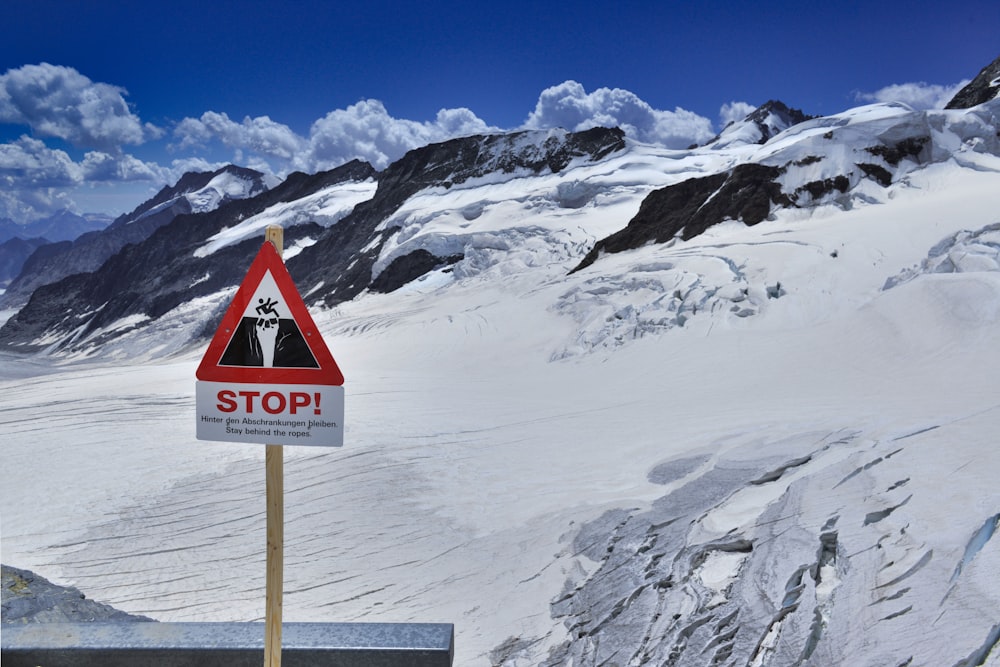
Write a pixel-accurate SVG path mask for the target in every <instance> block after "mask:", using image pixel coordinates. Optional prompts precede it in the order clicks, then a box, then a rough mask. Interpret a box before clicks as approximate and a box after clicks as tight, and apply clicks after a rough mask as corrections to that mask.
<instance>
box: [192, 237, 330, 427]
mask: <svg viewBox="0 0 1000 667" xmlns="http://www.w3.org/2000/svg"><path fill="white" fill-rule="evenodd" d="M196 377H197V378H198V382H197V388H196V394H197V396H196V398H197V400H196V404H197V411H198V414H197V420H198V421H197V437H198V438H199V439H201V440H224V441H230V442H256V443H261V444H269V445H321V446H333V447H339V446H341V445H342V444H343V421H344V389H343V386H342V385H343V384H344V376H343V374H342V373H341V372H340V368H339V367H338V366H337V362H336V361H334V359H333V355H331V354H330V350H329V348H327V346H326V343H325V342H324V341H323V337H322V336H321V335H320V333H319V330H318V329H317V328H316V324H315V322H313V319H312V316H310V315H309V311H308V309H307V308H306V306H305V303H304V302H303V301H302V297H301V296H300V295H299V292H298V290H297V289H296V288H295V285H294V283H293V282H292V278H291V276H290V275H289V273H288V270H287V269H286V268H285V264H284V262H283V261H282V260H281V257H280V255H279V254H278V252H277V250H275V248H274V246H273V245H272V244H271V243H270V242H269V241H265V242H264V244H263V245H262V246H261V249H260V251H259V252H258V253H257V257H256V258H255V259H254V261H253V263H252V264H251V265H250V269H249V270H248V271H247V275H246V277H245V278H244V279H243V284H242V285H240V288H239V290H237V292H236V296H234V297H233V301H232V303H231V304H230V305H229V308H228V309H227V310H226V313H225V315H223V317H222V322H221V323H220V324H219V328H218V329H217V330H216V332H215V335H214V336H213V337H212V341H211V342H210V343H209V345H208V350H207V351H206V352H205V356H204V357H203V358H202V360H201V364H200V365H199V366H198V370H197V372H196Z"/></svg>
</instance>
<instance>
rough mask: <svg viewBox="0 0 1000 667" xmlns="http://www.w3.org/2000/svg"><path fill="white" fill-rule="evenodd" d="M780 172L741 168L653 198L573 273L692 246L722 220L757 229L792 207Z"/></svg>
mask: <svg viewBox="0 0 1000 667" xmlns="http://www.w3.org/2000/svg"><path fill="white" fill-rule="evenodd" d="M781 171H782V170H781V168H779V167H769V166H765V165H760V164H753V163H750V164H741V165H738V166H737V167H735V168H734V169H733V170H732V171H729V172H723V173H720V174H712V175H711V176H703V177H701V178H692V179H688V180H686V181H682V182H680V183H676V184H674V185H670V186H667V187H665V188H662V189H660V190H656V191H654V192H651V193H650V194H649V195H648V196H647V197H646V199H645V200H643V202H642V204H641V206H640V207H639V212H638V213H637V214H636V215H635V217H634V218H632V220H630V221H629V223H628V225H627V226H626V227H625V229H622V230H621V231H619V232H616V233H614V234H612V235H611V236H608V237H607V238H604V239H602V240H601V241H598V242H597V244H596V245H595V246H594V247H593V249H591V251H590V252H589V253H587V255H586V256H585V257H584V258H583V261H581V262H580V264H579V265H578V266H577V267H576V268H575V269H573V272H576V271H579V270H580V269H583V268H585V267H587V266H590V265H591V264H593V263H594V261H595V260H596V259H597V258H598V256H599V255H600V254H601V253H612V252H622V251H624V250H632V249H634V248H639V247H641V246H643V245H646V244H647V243H666V242H667V241H670V240H671V239H673V238H675V237H679V238H681V239H684V240H687V239H691V238H694V237H695V236H698V235H699V234H701V233H703V232H704V231H705V230H706V229H708V228H709V227H711V226H712V225H715V224H718V223H720V222H722V221H723V220H739V221H741V222H743V223H744V224H746V225H755V224H757V223H758V222H760V221H761V220H764V219H765V218H766V217H767V216H768V215H770V213H771V210H772V209H773V208H774V207H775V206H791V205H792V204H793V202H792V200H791V199H790V198H789V197H788V195H786V194H784V193H783V192H782V191H781V186H780V185H778V183H776V182H775V179H776V178H777V177H778V176H779V175H780V174H781Z"/></svg>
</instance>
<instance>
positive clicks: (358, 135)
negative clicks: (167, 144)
mask: <svg viewBox="0 0 1000 667" xmlns="http://www.w3.org/2000/svg"><path fill="white" fill-rule="evenodd" d="M493 131H498V130H497V128H493V127H489V126H488V125H487V124H486V123H485V122H483V121H482V120H481V119H480V118H478V117H477V116H476V115H475V114H474V113H472V112H471V111H470V110H468V109H442V110H440V111H439V112H438V113H437V117H436V118H435V119H434V120H433V121H430V122H419V121H413V120H406V119H402V118H395V117H393V116H391V115H390V114H389V112H388V111H387V110H386V108H385V106H384V105H383V104H382V103H381V102H379V101H378V100H362V101H360V102H358V103H356V104H352V105H350V106H348V107H347V108H346V109H336V110H334V111H331V112H329V113H328V114H327V115H326V116H324V117H323V118H320V119H319V120H317V121H315V122H314V123H313V124H312V127H311V128H310V130H309V136H308V137H303V136H300V135H298V134H296V133H295V132H294V131H293V130H292V129H291V128H290V127H288V126H287V125H283V124H281V123H277V122H275V121H273V120H271V119H270V118H268V117H266V116H262V117H258V118H249V117H247V118H244V119H243V120H242V121H241V122H238V123H237V122H235V121H233V120H232V119H230V118H229V117H228V116H227V115H226V114H224V113H218V112H214V111H208V112H206V113H204V114H202V115H201V117H200V118H185V119H184V120H182V121H181V122H180V123H178V125H177V127H176V128H175V129H174V138H175V139H177V140H178V142H177V143H176V144H175V148H180V149H185V148H192V147H199V146H202V147H204V146H208V145H209V144H211V143H212V142H219V143H220V144H222V145H223V146H225V147H227V148H230V149H232V150H233V151H234V154H235V155H237V156H239V157H240V158H241V161H242V163H244V164H250V163H256V164H258V165H260V166H264V164H265V163H266V164H272V165H273V169H274V171H275V172H287V171H289V170H292V169H295V170H300V171H306V172H314V171H320V170H323V169H331V168H333V167H336V166H339V165H341V164H344V163H345V162H348V161H350V160H353V159H359V160H364V161H366V162H369V163H371V164H372V165H373V166H375V167H376V168H378V169H382V168H384V167H386V166H388V165H389V163H390V162H392V161H394V160H397V159H399V158H400V157H402V156H403V154H404V153H406V152H407V151H408V150H411V149H413V148H418V147H420V146H425V145H427V144H429V143H432V142H435V141H444V140H446V139H451V138H454V137H458V136H468V135H471V134H480V133H486V132H493ZM261 161H263V162H261ZM258 168H260V167H258Z"/></svg>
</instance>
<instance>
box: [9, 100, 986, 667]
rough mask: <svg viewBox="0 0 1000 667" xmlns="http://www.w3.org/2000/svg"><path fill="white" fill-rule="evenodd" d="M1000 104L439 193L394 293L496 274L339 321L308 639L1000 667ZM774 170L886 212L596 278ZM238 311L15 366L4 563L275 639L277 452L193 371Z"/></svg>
mask: <svg viewBox="0 0 1000 667" xmlns="http://www.w3.org/2000/svg"><path fill="white" fill-rule="evenodd" d="M997 104H998V103H997V102H996V101H994V102H991V103H987V104H984V105H980V106H979V107H975V108H973V109H971V110H947V111H929V112H921V111H914V110H912V109H909V108H907V107H903V106H899V105H873V106H869V107H860V108H858V109H854V110H850V111H848V112H845V113H843V114H838V115H836V116H830V117H825V118H820V119H812V120H809V121H806V122H805V123H801V124H798V125H795V126H793V127H791V128H789V129H787V130H784V131H783V132H779V133H777V134H776V135H775V136H774V137H772V138H771V139H770V140H769V141H767V142H766V143H764V144H762V145H758V144H751V143H740V142H735V141H731V140H730V139H731V138H732V136H734V135H736V134H737V133H736V132H731V133H730V135H728V137H727V139H726V142H725V145H718V146H712V145H708V146H705V147H702V148H698V149H692V150H687V151H679V150H667V149H663V148H659V147H655V146H650V145H646V144H642V143H639V142H634V141H630V142H629V144H628V146H627V148H626V150H624V151H621V152H617V153H614V154H611V155H609V156H607V157H605V158H604V159H602V160H600V161H578V162H576V163H571V164H570V165H569V166H568V167H567V168H566V169H564V170H562V171H560V172H559V173H550V172H548V171H542V172H539V173H533V174H528V173H512V174H506V175H504V176H503V177H496V176H484V177H482V178H479V179H470V180H468V181H465V182H463V183H458V184H455V185H453V186H451V187H448V188H428V189H423V190H420V191H419V192H417V193H416V194H414V195H413V196H412V197H410V198H409V199H408V200H407V201H406V202H405V203H404V204H403V205H402V206H401V207H400V208H399V209H398V210H397V211H396V212H395V213H393V219H392V221H391V223H392V224H387V225H385V226H384V229H383V231H385V232H386V233H389V231H388V230H390V229H396V230H397V231H395V232H392V236H391V238H388V239H383V241H384V243H383V244H382V251H381V254H380V256H379V258H378V260H377V261H376V263H375V265H374V267H373V272H374V273H378V272H379V271H382V270H384V269H385V267H386V266H388V265H389V264H390V263H391V262H392V260H393V259H394V258H396V257H399V256H402V255H405V254H407V253H409V252H412V251H414V250H416V249H424V250H428V251H429V252H431V253H432V254H434V255H438V256H442V255H450V254H457V253H460V254H461V255H462V259H460V260H458V261H457V262H455V263H452V264H449V265H448V266H442V267H439V268H437V269H434V270H432V271H430V272H427V273H425V274H424V275H422V276H420V277H418V278H417V279H415V280H413V281H411V282H409V283H407V284H406V285H405V286H403V287H402V288H400V289H397V290H395V291H393V292H390V293H388V294H381V293H375V292H371V291H367V292H364V293H363V294H361V295H360V296H358V297H356V298H354V299H352V300H350V301H345V302H342V303H339V304H336V305H333V306H329V307H325V308H323V309H314V313H313V316H314V319H315V320H316V323H317V324H318V326H319V327H320V329H321V330H322V331H323V333H324V336H325V338H326V341H327V343H328V345H329V347H330V349H331V351H332V353H333V355H334V356H335V358H336V359H337V362H338V364H339V365H340V367H341V369H342V370H343V371H344V375H345V376H346V378H347V383H346V385H345V388H346V391H347V397H346V403H347V408H346V411H347V412H346V426H345V445H344V447H343V448H338V449H317V448H304V447H286V448H285V460H286V462H285V489H286V499H285V513H286V527H285V540H286V543H285V599H284V618H285V620H287V621H384V622H397V621H398V622H405V621H427V622H451V623H454V624H455V626H456V651H457V652H456V664H460V665H507V666H515V665H516V666H520V665H542V664H544V665H553V666H554V665H599V664H603V665H644V664H667V665H699V666H700V665H760V666H765V665H770V666H777V665H815V666H820V665H872V666H884V665H890V666H896V665H914V666H915V665H976V664H1000V663H997V660H998V655H997V650H996V649H995V648H994V646H995V644H996V643H997V639H998V636H1000V631H998V627H1000V618H998V614H997V610H998V609H1000V588H998V587H997V586H996V581H997V577H998V574H1000V547H998V543H997V541H996V539H995V535H994V533H995V528H996V524H997V515H998V513H1000V491H998V487H997V484H996V477H997V472H998V470H1000V450H998V449H997V448H996V447H995V446H994V442H993V438H994V434H995V431H996V424H997V419H998V418H1000V399H998V398H997V394H996V391H995V388H996V378H997V377H1000V354H997V352H996V344H995V341H996V340H997V336H998V334H1000V270H998V260H997V252H996V248H997V247H998V243H1000V240H998V238H997V226H998V224H1000V212H998V211H1000V207H998V203H1000V199H998V193H1000V146H998V141H1000V140H998V138H997V134H996V128H997V119H996V115H997V113H998V111H1000V107H998V106H997ZM830 133H833V135H834V136H839V137H840V138H839V139H838V141H837V142H836V144H835V145H836V148H835V149H834V150H825V149H824V146H828V145H829V144H830V141H831V140H830V139H829V138H828V137H827V136H826V135H828V134H830ZM912 136H921V137H927V141H926V143H924V144H921V145H920V146H914V147H913V148H914V152H912V153H910V154H907V155H900V156H898V159H896V158H897V156H894V155H889V154H883V155H877V154H873V153H871V152H870V151H867V150H866V148H867V147H869V146H870V141H871V140H873V139H879V140H883V139H884V140H885V141H888V142H889V143H896V142H898V141H901V140H903V139H905V138H907V137H912ZM811 156H812V157H817V156H818V157H819V158H821V159H810V158H811ZM893 160H895V164H893ZM746 162H757V163H763V164H771V165H776V166H781V167H786V170H785V171H784V172H783V174H782V177H781V179H782V180H781V185H782V188H783V189H784V191H785V192H794V191H795V189H796V188H799V187H800V186H802V185H803V184H807V183H813V182H822V181H823V180H824V179H831V178H833V177H835V176H840V175H844V176H845V177H846V178H847V179H848V180H849V181H850V183H849V187H848V188H846V189H845V190H844V191H840V190H837V189H831V190H829V191H824V192H820V191H816V192H817V194H816V196H814V194H813V192H812V191H808V190H803V191H801V192H802V193H806V194H801V193H800V195H801V199H800V203H801V204H802V205H801V206H796V207H786V208H775V209H774V210H773V211H771V213H770V214H769V215H768V216H767V217H766V218H765V219H764V220H762V221H761V222H759V223H757V224H754V225H752V226H748V225H746V224H744V223H743V222H741V221H739V220H729V221H726V222H723V223H722V224H717V225H714V226H712V227H709V228H708V230H707V231H706V232H704V233H702V234H700V235H698V236H695V237H694V238H690V239H683V238H676V239H673V240H671V241H669V242H666V243H648V244H644V245H642V246H640V247H637V248H634V249H631V250H627V251H624V252H617V253H605V254H603V255H601V256H600V257H598V258H597V260H596V261H595V262H593V263H592V264H591V265H589V266H587V267H585V268H583V269H580V270H578V271H575V272H573V273H570V272H571V271H572V270H573V269H574V268H576V267H577V266H578V264H579V263H580V261H581V259H582V258H583V256H584V255H585V254H586V253H587V252H588V251H589V250H590V248H591V247H593V245H594V244H595V242H597V241H598V240H599V239H602V238H605V237H607V236H608V235H610V234H613V233H615V232H617V231H618V230H620V229H622V228H623V227H624V226H625V224H626V223H627V222H628V220H629V219H630V218H631V217H632V216H633V215H635V213H636V211H637V210H638V208H639V206H640V203H641V202H642V200H643V199H644V198H645V197H646V195H648V194H649V193H650V192H652V191H653V190H655V189H658V188H662V187H666V186H669V185H671V184H675V183H679V182H681V181H683V180H686V179H689V178H691V177H696V176H705V175H710V174H714V173H719V172H720V171H723V170H726V169H731V168H732V167H734V166H735V165H737V164H742V163H746ZM859 162H860V163H863V164H877V165H878V166H879V167H880V168H881V169H883V170H885V171H886V172H887V173H888V174H889V176H890V178H889V180H888V181H887V182H880V181H879V179H878V178H873V177H871V176H870V175H869V172H868V171H866V170H865V169H864V168H861V167H859V166H858V164H859ZM869 169H871V168H869ZM871 173H881V172H874V171H872V172H871ZM351 187H352V188H354V190H353V191H352V192H353V194H352V192H348V191H347V190H344V191H342V192H340V193H339V194H337V193H333V192H330V193H326V194H325V195H324V197H325V199H323V201H329V202H338V206H339V202H344V201H352V200H350V199H349V198H350V197H352V196H355V195H361V193H360V191H359V190H358V187H359V186H357V185H356V184H355V185H352V186H351ZM365 187H368V186H362V188H361V189H362V190H363V189H364V188H365ZM318 202H319V200H315V201H312V202H310V203H309V204H308V205H309V206H311V207H313V208H312V209H311V210H319V205H320V203H321V202H319V203H318ZM339 210H341V209H338V211H339ZM272 213H273V215H274V217H278V216H293V215H294V212H292V211H289V210H287V207H286V208H285V209H281V210H279V209H275V210H274V211H273V212H272ZM337 215H339V213H336V214H335V215H334V218H335V217H336V216H337ZM331 221H332V224H334V227H335V226H336V221H335V220H334V219H333V218H331ZM257 222H258V221H255V222H253V223H250V224H251V226H252V227H253V229H250V228H247V229H248V230H249V232H252V231H253V230H254V229H256V225H257ZM244 231H245V230H243V229H241V230H235V228H234V231H233V232H232V234H233V238H236V237H240V238H242V236H243V234H244ZM249 232H248V233H249ZM214 242H217V243H220V244H221V243H224V242H225V239H224V238H223V237H222V236H220V237H219V238H218V239H216V240H215V241H214ZM203 252H206V253H209V252H210V248H206V249H205V250H204V251H203ZM309 287H311V286H308V285H299V288H300V290H302V291H303V292H305V291H307V289H308V288H309ZM231 293H232V292H231V291H224V292H220V293H217V294H215V295H213V296H212V297H201V298H200V299H199V300H197V302H195V301H192V302H191V303H188V304H185V305H183V306H182V307H179V308H176V309H174V310H172V311H170V312H168V313H167V314H165V315H163V316H162V317H160V318H158V319H157V320H155V321H153V322H145V321H143V322H131V321H130V322H119V323H117V324H116V325H115V326H117V327H118V329H116V330H115V331H114V332H96V333H95V334H93V339H94V340H100V341H102V342H101V344H100V346H97V345H94V346H90V347H88V346H87V345H85V344H84V345H79V346H77V348H75V349H74V350H72V351H64V352H61V353H58V354H56V353H55V352H54V350H53V352H52V353H50V354H45V353H41V354H35V355H31V356H26V355H14V354H7V353H4V356H3V357H2V362H0V389H2V391H4V393H5V399H4V401H3V404H2V408H0V423H2V429H3V433H4V438H3V440H4V442H3V444H2V448H3V453H4V461H5V465H6V469H7V470H8V475H7V479H6V481H5V483H4V485H3V486H2V487H0V511H2V515H0V521H2V523H0V528H2V542H0V544H2V549H3V555H2V557H3V560H4V562H5V563H9V564H12V565H15V566H17V567H21V568H27V569H31V570H34V571H36V572H39V573H40V574H43V575H44V576H46V577H48V578H50V579H52V580H53V581H57V582H64V583H68V584H71V585H74V586H77V587H79V588H80V589H81V590H84V591H86V592H87V594H88V595H89V596H90V597H92V598H95V599H98V600H101V601H102V602H106V603H109V604H112V605H114V606H116V607H118V608H120V609H123V610H125V611H128V612H131V613H136V614H141V615H146V616H150V617H153V618H156V619H159V620H164V621H168V620H169V621H222V620H226V621H251V620H261V619H262V618H263V615H264V600H263V588H264V543H265V542H264V539H265V538H264V465H263V462H264V451H263V448H261V447H259V446H257V445H244V444H221V443H207V442H199V441H197V440H195V439H194V426H195V425H194V369H195V367H196V366H197V363H198V360H199V358H200V355H201V352H202V349H201V347H200V346H198V345H192V344H191V341H192V339H195V338H196V336H197V335H198V333H199V332H201V331H202V330H203V329H204V327H205V326H206V318H208V317H209V316H210V315H211V313H212V312H213V309H214V308H215V306H214V304H215V303H217V302H220V301H227V300H228V298H229V296H230V295H231ZM139 324H141V325H142V326H138V325H139ZM110 333H114V334H115V335H113V336H112V335H109V334H110ZM83 342H84V343H85V341H83Z"/></svg>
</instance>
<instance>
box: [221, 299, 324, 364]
mask: <svg viewBox="0 0 1000 667" xmlns="http://www.w3.org/2000/svg"><path fill="white" fill-rule="evenodd" d="M257 303H258V304H259V305H258V306H257V307H256V308H255V309H254V310H255V311H256V313H257V317H244V318H243V319H241V320H240V324H239V326H238V327H237V329H236V331H235V332H234V333H233V337H232V339H230V341H229V345H227V346H226V351H225V352H224V353H223V354H222V358H221V359H219V365H221V366H262V367H263V366H267V367H273V368H319V364H318V363H317V362H316V358H315V357H314V356H313V354H312V352H311V351H310V350H309V346H308V345H307V344H306V341H305V339H304V338H303V337H302V332H301V331H299V327H298V325H297V324H296V323H295V320H293V319H291V318H285V317H280V314H279V312H278V309H277V306H278V305H279V302H278V301H277V300H276V299H271V298H270V297H268V299H267V300H266V301H265V300H264V299H257ZM272 352H273V355H272ZM268 362H270V363H268Z"/></svg>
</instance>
